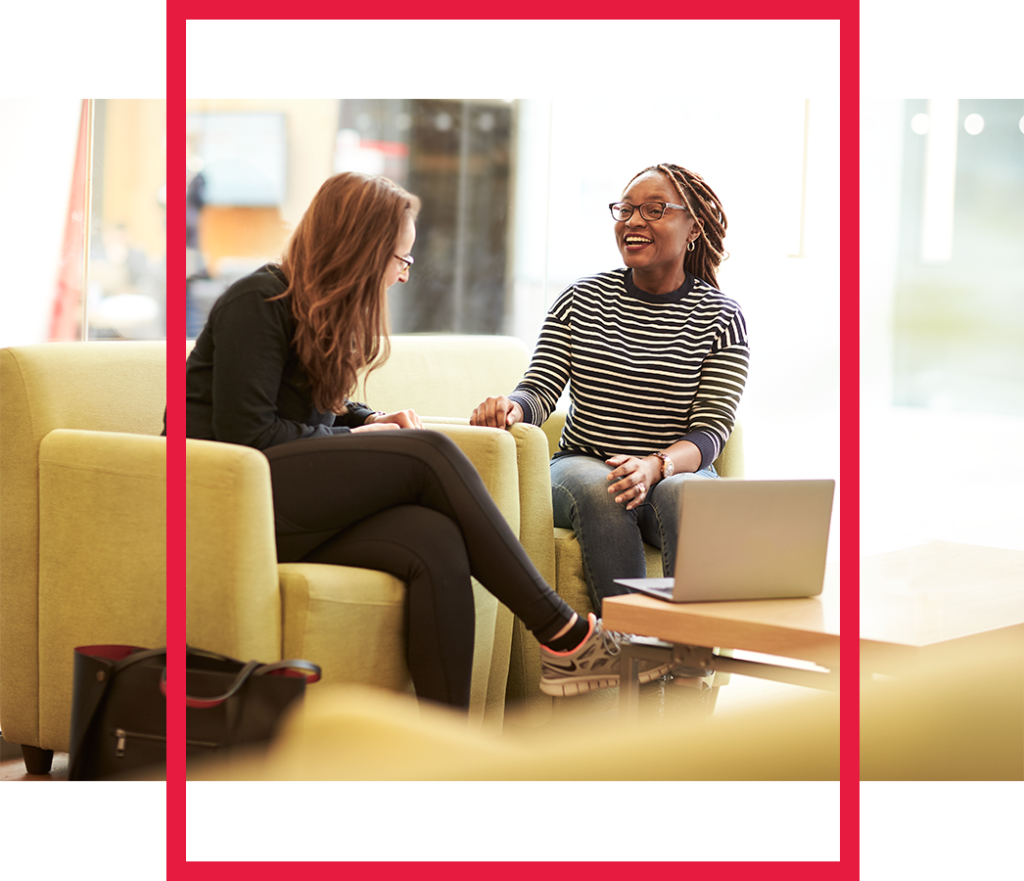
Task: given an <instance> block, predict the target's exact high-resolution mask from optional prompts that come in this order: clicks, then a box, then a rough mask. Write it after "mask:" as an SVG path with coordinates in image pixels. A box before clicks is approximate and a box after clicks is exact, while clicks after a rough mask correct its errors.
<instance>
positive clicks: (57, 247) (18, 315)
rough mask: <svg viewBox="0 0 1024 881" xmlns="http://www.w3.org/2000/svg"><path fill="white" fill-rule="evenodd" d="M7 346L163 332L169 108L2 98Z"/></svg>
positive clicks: (144, 102)
mask: <svg viewBox="0 0 1024 881" xmlns="http://www.w3.org/2000/svg"><path fill="white" fill-rule="evenodd" d="M0 119H2V125H3V133H4V137H3V138H0V198H2V202H3V206H4V210H3V212H0V224H2V227H0V248H2V249H3V263H4V266H5V267H6V268H5V274H6V276H7V283H6V284H5V286H4V292H3V294H0V345H4V346H7V345H23V344H30V343H39V342H47V341H50V340H83V339H163V338H164V336H165V333H166V330H165V327H166V323H165V317H164V316H165V302H166V294H165V291H166V281H165V276H166V270H165V255H166V232H165V228H166V224H165V205H166V167H167V153H166V104H165V102H164V101H163V100H162V99H152V100H150V99H117V100H115V99H84V100H65V101H55V100H52V99H49V100H39V101H29V100H4V101H0Z"/></svg>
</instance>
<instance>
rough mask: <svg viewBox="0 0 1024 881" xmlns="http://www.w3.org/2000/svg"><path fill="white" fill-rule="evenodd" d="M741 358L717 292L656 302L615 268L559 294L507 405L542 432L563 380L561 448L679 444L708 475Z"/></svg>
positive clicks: (726, 306)
mask: <svg viewBox="0 0 1024 881" xmlns="http://www.w3.org/2000/svg"><path fill="white" fill-rule="evenodd" d="M748 360H749V349H748V345H747V334H746V325H745V323H744V320H743V315H742V313H741V311H740V308H739V305H738V304H737V303H735V302H734V301H733V300H730V299H729V298H727V297H725V296H724V295H723V294H722V293H721V292H720V291H717V290H716V289H714V288H712V287H711V286H710V285H707V284H706V283H704V282H702V281H700V280H699V279H692V280H691V281H690V282H688V285H687V286H684V288H683V289H681V290H680V291H678V292H675V293H674V294H670V295H664V296H661V297H655V296H652V295H650V294H646V293H644V292H643V291H638V290H637V289H636V288H635V287H634V286H633V285H632V283H631V280H630V278H629V277H628V275H627V271H626V270H624V269H623V270H616V271H614V272H610V273H604V274H602V275H598V276H594V277H592V278H588V279H582V280H580V281H578V282H576V283H575V284H574V285H572V286H570V288H568V289H567V290H566V291H564V292H563V293H562V294H561V295H560V296H559V298H558V299H557V300H556V301H555V303H554V305H553V306H552V307H551V310H550V312H549V314H548V317H547V320H546V321H545V324H544V327H543V329H542V332H541V338H540V340H539V342H538V345H537V351H536V353H535V355H534V359H533V362H532V363H531V365H530V369H529V371H528V372H527V375H526V377H524V379H523V382H522V383H520V385H519V386H518V387H517V388H516V390H515V392H513V393H512V395H510V397H511V398H512V399H513V400H515V401H516V402H517V403H519V404H520V406H522V408H523V412H524V416H525V417H526V419H527V421H529V422H534V423H535V424H539V423H541V422H543V421H544V420H545V419H546V418H547V416H548V415H549V414H550V412H551V410H552V409H553V408H554V406H555V403H556V402H557V400H558V397H559V395H560V394H561V392H562V390H563V389H564V387H565V384H566V382H569V389H570V400H571V406H570V411H569V415H568V418H567V420H566V426H565V430H564V431H563V434H562V438H561V441H560V447H561V449H562V450H565V451H571V452H582V453H586V454H588V455H593V456H596V457H600V458H608V457H609V456H612V455H615V454H617V453H627V454H630V455H641V456H643V455H648V454H649V453H651V452H654V451H655V450H660V449H664V448H665V447H667V446H670V445H671V444H673V443H675V442H677V441H679V440H684V439H685V440H688V441H691V442H693V443H694V444H696V446H697V447H698V448H699V449H700V451H701V459H702V462H701V467H706V466H707V465H708V464H710V463H711V462H713V461H714V460H715V458H717V456H718V455H719V453H721V450H722V448H723V447H724V446H725V442H726V441H727V440H728V438H729V434H730V433H731V431H732V426H733V424H734V423H735V419H736V408H737V405H738V403H739V399H740V396H741V394H742V392H743V387H744V385H745V382H746V376H747V367H748Z"/></svg>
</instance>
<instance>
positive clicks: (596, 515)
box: [551, 454, 718, 615]
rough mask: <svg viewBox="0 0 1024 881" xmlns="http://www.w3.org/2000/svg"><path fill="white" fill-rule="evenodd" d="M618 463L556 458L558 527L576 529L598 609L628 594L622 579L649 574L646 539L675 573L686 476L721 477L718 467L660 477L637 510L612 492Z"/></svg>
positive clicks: (553, 467) (553, 477)
mask: <svg viewBox="0 0 1024 881" xmlns="http://www.w3.org/2000/svg"><path fill="white" fill-rule="evenodd" d="M612 470H613V469H612V467H611V466H609V465H606V464H605V463H604V461H603V460H602V459H595V458H593V457H591V456H583V455H575V454H574V455H569V456H559V457H558V458H556V459H552V460H551V500H552V505H553V508H554V515H555V526H558V527H561V528H564V529H572V530H573V531H574V532H575V533H576V538H577V540H578V541H579V543H580V549H581V550H582V551H583V574H584V577H585V578H586V582H587V591H588V593H589V594H590V601H591V602H592V603H593V605H594V611H596V612H597V614H598V615H600V614H601V600H603V599H604V598H605V597H607V596H615V595H616V594H623V593H628V592H629V591H628V589H627V588H625V587H623V586H622V585H620V584H615V581H614V579H616V578H643V577H645V576H646V575H647V566H646V562H645V559H644V542H647V543H648V544H651V545H654V546H655V547H657V548H661V559H662V564H663V566H664V572H665V575H666V576H671V575H672V573H673V572H674V571H675V556H676V541H677V539H678V537H679V506H680V495H681V494H680V492H679V489H680V487H681V486H682V484H683V481H685V480H694V479H697V480H704V479H707V478H717V477H718V474H717V473H716V472H715V469H714V466H713V465H709V466H708V467H707V468H705V469H703V470H701V471H698V472H697V473H695V474H693V473H689V474H674V475H673V476H672V477H669V478H668V479H667V480H659V481H658V482H657V483H656V484H655V485H654V488H653V489H651V490H650V491H649V492H648V493H647V499H646V501H645V502H644V503H643V504H642V505H638V506H637V507H636V508H634V509H633V510H632V511H627V510H626V506H625V504H619V503H616V502H615V496H614V494H612V493H609V492H608V487H609V485H610V484H609V481H608V474H609V473H610V472H611V471H612Z"/></svg>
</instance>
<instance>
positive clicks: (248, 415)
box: [185, 265, 373, 450]
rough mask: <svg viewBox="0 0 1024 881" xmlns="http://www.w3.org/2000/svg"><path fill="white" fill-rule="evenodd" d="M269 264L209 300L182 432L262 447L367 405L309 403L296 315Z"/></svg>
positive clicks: (335, 429)
mask: <svg viewBox="0 0 1024 881" xmlns="http://www.w3.org/2000/svg"><path fill="white" fill-rule="evenodd" d="M286 288H287V281H286V279H285V277H284V275H283V274H282V273H281V270H280V269H279V268H278V267H276V266H273V265H267V266H263V267H261V268H260V269H258V270H257V271H256V272H254V273H253V274H252V275H249V276H246V277H245V278H243V279H240V280H239V281H237V282H235V283H234V284H233V285H231V287H229V288H228V289H227V290H226V291H225V292H224V293H223V294H222V295H221V297H220V298H219V299H218V300H217V302H216V303H214V305H213V309H211V310H210V317H209V319H208V320H207V322H206V327H204V328H203V331H202V333H200V334H199V338H198V339H197V340H196V345H195V348H194V349H193V350H192V353H191V354H190V355H189V357H188V361H187V362H186V365H185V435H186V436H187V437H191V438H200V439H204V440H217V441H223V442H225V443H232V444H243V445H245V446H249V447H255V448H256V449H258V450H265V449H267V448H268V447H272V446H275V445H277V444H282V443H286V442H287V441H293V440H299V439H301V438H307V437H320V436H323V435H331V434H338V433H341V432H346V431H348V430H349V429H350V428H354V427H356V426H359V425H362V424H363V423H364V422H365V421H366V419H367V417H368V416H369V415H370V414H371V413H372V412H373V411H372V410H371V409H370V408H369V407H367V406H366V405H365V404H356V403H350V404H349V405H348V412H347V413H345V414H344V415H341V416H336V415H335V414H334V413H321V412H320V411H319V410H317V408H316V407H315V406H314V405H313V397H312V393H311V390H310V388H309V381H308V377H307V374H306V371H305V368H303V366H302V364H301V363H300V362H299V359H298V356H297V354H296V352H295V349H294V345H293V340H294V338H295V327H296V321H295V317H294V315H292V310H291V304H290V302H289V299H288V298H287V297H286V298H284V299H280V300H271V299H270V298H272V297H275V296H277V295H278V294H282V293H284V291H285V289H286Z"/></svg>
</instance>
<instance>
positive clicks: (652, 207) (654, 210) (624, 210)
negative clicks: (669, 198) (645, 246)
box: [608, 202, 687, 222]
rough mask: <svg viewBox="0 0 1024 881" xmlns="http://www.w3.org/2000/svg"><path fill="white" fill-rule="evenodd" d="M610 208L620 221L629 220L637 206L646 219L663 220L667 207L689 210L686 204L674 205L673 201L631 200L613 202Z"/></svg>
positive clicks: (615, 218) (614, 216) (613, 216)
mask: <svg viewBox="0 0 1024 881" xmlns="http://www.w3.org/2000/svg"><path fill="white" fill-rule="evenodd" d="M608 208H609V209H610V210H611V212H612V218H613V219H614V220H616V221H619V222H622V221H624V220H629V218H631V217H632V216H633V212H634V211H635V210H636V209H637V208H639V209H640V216H641V217H642V218H643V219H644V220H661V218H662V217H664V216H665V209H667V208H679V209H680V210H682V211H686V210H687V208H686V206H685V205H673V204H672V203H671V202H644V203H643V204H642V205H630V204H629V202H612V203H611V204H610V205H609V206H608Z"/></svg>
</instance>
